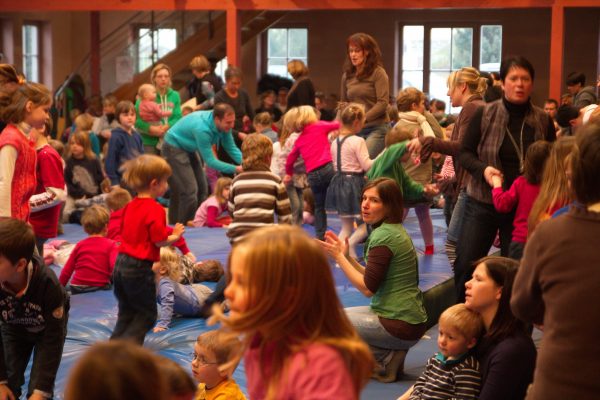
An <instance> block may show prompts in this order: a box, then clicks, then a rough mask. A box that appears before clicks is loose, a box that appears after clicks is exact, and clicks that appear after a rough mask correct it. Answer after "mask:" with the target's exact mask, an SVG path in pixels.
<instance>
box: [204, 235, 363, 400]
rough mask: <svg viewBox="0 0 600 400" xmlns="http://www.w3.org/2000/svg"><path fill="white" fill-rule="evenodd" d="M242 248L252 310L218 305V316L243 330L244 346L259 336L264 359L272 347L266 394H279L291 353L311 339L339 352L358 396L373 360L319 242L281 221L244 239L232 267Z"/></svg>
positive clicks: (227, 324)
mask: <svg viewBox="0 0 600 400" xmlns="http://www.w3.org/2000/svg"><path fill="white" fill-rule="evenodd" d="M242 252H243V254H244V256H243V257H244V268H245V269H244V274H245V275H246V276H248V277H252V279H249V280H248V282H249V287H248V304H249V308H248V310H247V311H246V312H244V313H241V314H240V315H236V316H230V317H225V316H224V315H223V313H222V312H220V311H219V310H217V309H215V317H216V319H217V320H219V321H220V322H221V323H222V324H223V327H224V329H229V330H231V331H233V332H235V333H238V334H241V333H243V334H245V342H244V346H243V349H242V350H245V349H247V348H248V347H249V345H250V342H251V341H253V340H256V338H260V344H259V352H260V358H261V359H262V358H263V357H265V354H266V353H265V351H266V348H267V347H268V348H269V349H270V348H271V346H273V348H272V350H273V352H272V357H273V358H272V360H271V362H270V363H268V364H270V366H271V369H270V374H267V373H266V371H265V370H264V366H265V365H266V364H267V363H263V365H262V366H261V368H262V369H263V371H262V373H263V376H265V380H266V382H265V383H266V387H267V395H266V398H267V399H272V398H275V397H276V394H277V393H278V389H279V386H280V385H282V384H284V383H282V382H285V379H286V377H285V371H286V368H287V366H288V363H289V361H290V358H291V356H292V355H293V354H294V353H297V352H298V351H300V350H301V349H302V348H304V347H306V346H307V345H310V344H312V343H321V344H325V345H327V346H329V347H332V348H334V349H335V350H337V351H338V352H339V353H340V355H341V356H342V358H343V360H344V361H345V364H346V367H347V369H348V371H349V373H350V375H351V377H352V382H354V385H355V387H354V392H355V393H356V396H357V397H358V394H359V393H360V391H361V389H362V388H363V386H364V385H365V384H366V383H367V381H368V379H369V377H370V375H371V372H372V369H373V358H372V355H371V352H370V350H369V348H368V346H367V345H366V344H365V343H364V342H363V341H362V340H361V339H360V337H359V336H358V334H357V333H356V330H355V329H354V327H353V326H352V324H351V323H350V320H349V319H348V317H347V316H346V313H345V312H344V308H343V307H342V305H341V303H340V301H339V298H338V296H337V293H336V290H335V286H334V281H333V276H332V273H331V269H330V268H331V267H330V266H329V263H328V262H327V258H326V256H325V253H324V252H323V250H322V249H321V248H320V246H319V245H318V244H317V243H316V242H315V241H314V240H312V239H310V238H309V237H308V236H307V235H306V233H304V231H302V230H301V229H300V228H298V227H292V226H283V225H279V226H272V227H266V228H262V229H259V230H256V231H254V232H252V233H250V234H249V235H247V236H246V237H245V238H244V239H242V241H241V242H239V244H237V245H236V246H235V247H234V249H233V250H232V251H231V253H230V256H229V257H230V265H231V259H232V258H233V257H240V254H241V253H242ZM269 354H271V353H269ZM239 357H241V355H238V359H239ZM232 362H236V360H232Z"/></svg>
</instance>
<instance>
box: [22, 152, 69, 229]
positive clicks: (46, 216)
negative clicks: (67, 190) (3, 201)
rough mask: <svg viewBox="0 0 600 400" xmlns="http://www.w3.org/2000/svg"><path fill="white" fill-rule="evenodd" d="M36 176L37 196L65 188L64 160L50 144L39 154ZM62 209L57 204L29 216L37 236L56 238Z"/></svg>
mask: <svg viewBox="0 0 600 400" xmlns="http://www.w3.org/2000/svg"><path fill="white" fill-rule="evenodd" d="M36 175H37V187H36V189H35V194H39V193H44V192H45V191H46V188H48V187H54V188H59V189H62V188H64V187H65V176H64V172H63V163H62V159H61V158H60V155H59V154H58V153H57V152H56V150H54V149H53V148H52V146H50V145H48V144H47V145H45V146H43V147H42V148H41V149H39V150H38V152H37V169H36ZM60 207H61V204H57V205H55V206H54V207H49V208H46V209H43V210H41V211H37V212H34V213H31V214H30V215H29V222H30V223H31V225H32V226H33V231H34V232H35V236H37V237H41V238H45V239H48V238H53V237H56V235H57V233H58V219H59V218H60Z"/></svg>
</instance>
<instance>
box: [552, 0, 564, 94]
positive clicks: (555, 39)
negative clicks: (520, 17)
mask: <svg viewBox="0 0 600 400" xmlns="http://www.w3.org/2000/svg"><path fill="white" fill-rule="evenodd" d="M561 3H562V2H558V1H557V2H555V3H554V4H553V5H552V27H551V31H550V77H549V78H550V79H549V81H550V93H549V98H551V99H556V100H557V101H558V102H559V104H560V95H561V92H562V87H563V65H564V43H565V36H564V31H565V29H564V24H565V7H564V6H563V5H562V4H561Z"/></svg>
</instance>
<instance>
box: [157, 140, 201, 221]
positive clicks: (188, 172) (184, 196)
mask: <svg viewBox="0 0 600 400" xmlns="http://www.w3.org/2000/svg"><path fill="white" fill-rule="evenodd" d="M162 154H163V156H164V157H165V159H166V160H167V162H168V163H169V165H170V166H171V169H172V170H173V174H172V175H171V177H170V178H169V186H170V187H171V199H170V202H169V223H171V224H174V223H176V222H181V223H182V224H185V223H186V222H187V221H191V220H193V219H194V215H195V214H196V210H197V209H198V206H199V205H200V203H202V202H203V201H204V200H206V198H207V197H208V183H207V181H206V175H205V173H204V168H203V166H202V163H201V162H200V156H199V155H198V153H195V152H194V153H188V152H187V151H185V150H181V149H178V148H176V147H173V146H170V145H169V144H167V143H164V144H163V148H162Z"/></svg>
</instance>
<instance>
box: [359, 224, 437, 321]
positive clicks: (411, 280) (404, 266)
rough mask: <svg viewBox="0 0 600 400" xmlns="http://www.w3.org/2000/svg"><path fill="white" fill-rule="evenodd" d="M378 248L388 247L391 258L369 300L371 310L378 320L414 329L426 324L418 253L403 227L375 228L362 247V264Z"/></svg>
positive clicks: (400, 225)
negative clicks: (414, 326)
mask: <svg viewBox="0 0 600 400" xmlns="http://www.w3.org/2000/svg"><path fill="white" fill-rule="evenodd" d="M378 246H385V247H387V248H388V249H389V250H390V251H391V252H392V258H391V260H390V264H389V267H388V271H387V274H386V276H385V279H384V281H383V282H382V283H381V285H380V286H379V289H378V290H377V292H375V294H374V295H373V297H372V298H371V309H372V310H373V312H374V313H375V314H377V315H378V316H380V317H383V318H387V319H395V320H401V321H405V322H408V323H409V324H413V325H414V324H420V323H423V322H425V321H427V312H426V311H425V306H424V305H423V293H421V290H420V289H419V266H418V260H417V253H416V252H415V248H414V246H413V243H412V240H411V239H410V236H408V233H407V232H406V230H405V229H404V226H402V224H387V223H385V222H384V223H383V224H381V226H379V227H377V228H375V230H374V231H373V232H371V235H369V238H368V239H367V242H366V244H365V254H366V256H365V260H368V257H369V251H370V250H371V248H373V247H378Z"/></svg>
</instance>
